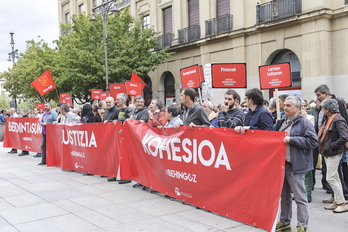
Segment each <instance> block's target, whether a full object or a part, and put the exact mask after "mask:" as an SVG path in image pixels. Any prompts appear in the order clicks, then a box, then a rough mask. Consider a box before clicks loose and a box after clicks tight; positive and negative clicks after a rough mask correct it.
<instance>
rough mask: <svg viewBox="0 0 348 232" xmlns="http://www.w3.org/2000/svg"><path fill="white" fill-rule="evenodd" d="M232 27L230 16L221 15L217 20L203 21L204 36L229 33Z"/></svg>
mask: <svg viewBox="0 0 348 232" xmlns="http://www.w3.org/2000/svg"><path fill="white" fill-rule="evenodd" d="M232 27H233V17H232V15H223V16H221V17H219V18H213V19H209V20H207V21H205V36H211V35H218V34H221V33H225V32H229V31H231V30H232Z"/></svg>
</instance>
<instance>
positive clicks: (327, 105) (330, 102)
mask: <svg viewBox="0 0 348 232" xmlns="http://www.w3.org/2000/svg"><path fill="white" fill-rule="evenodd" d="M320 105H321V106H322V107H323V108H324V109H326V110H328V111H330V112H331V113H339V112H340V108H339V106H338V103H337V100H335V99H332V98H328V99H325V100H324V101H322V102H321V104H320Z"/></svg>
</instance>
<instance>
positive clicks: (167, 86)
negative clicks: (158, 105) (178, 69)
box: [164, 72, 175, 105]
mask: <svg viewBox="0 0 348 232" xmlns="http://www.w3.org/2000/svg"><path fill="white" fill-rule="evenodd" d="M173 101H175V79H174V76H173V74H172V73H171V72H166V73H165V77H164V104H165V105H170V104H171V103H172V102H173Z"/></svg>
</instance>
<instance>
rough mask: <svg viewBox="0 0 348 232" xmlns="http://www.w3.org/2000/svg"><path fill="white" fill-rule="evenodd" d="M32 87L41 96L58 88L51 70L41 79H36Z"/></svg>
mask: <svg viewBox="0 0 348 232" xmlns="http://www.w3.org/2000/svg"><path fill="white" fill-rule="evenodd" d="M31 85H32V86H34V88H35V89H36V90H37V91H38V92H39V94H40V95H41V96H43V95H45V94H46V93H48V92H49V91H51V90H52V89H55V88H56V85H55V84H54V81H53V78H52V75H51V72H50V70H49V69H47V70H46V71H45V72H44V73H43V74H42V75H41V76H40V77H38V78H36V79H35V80H34V81H33V82H32V83H31Z"/></svg>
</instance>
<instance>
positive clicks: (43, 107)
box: [35, 103, 45, 113]
mask: <svg viewBox="0 0 348 232" xmlns="http://www.w3.org/2000/svg"><path fill="white" fill-rule="evenodd" d="M35 107H37V108H39V109H40V110H41V113H42V112H44V111H45V103H35Z"/></svg>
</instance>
